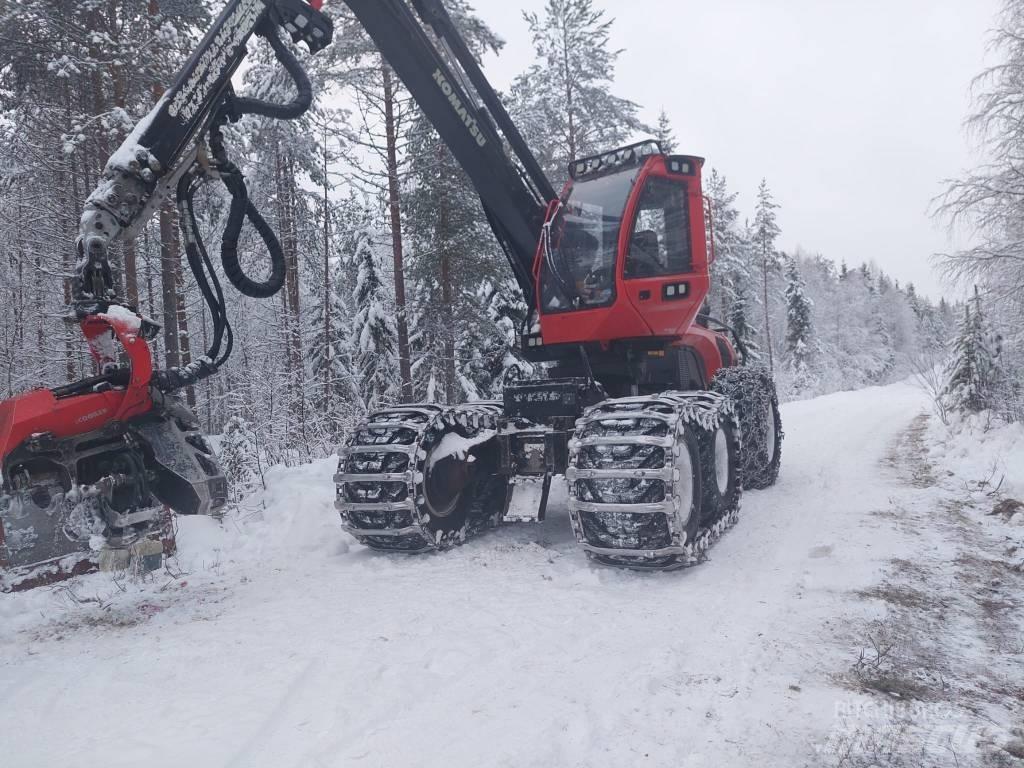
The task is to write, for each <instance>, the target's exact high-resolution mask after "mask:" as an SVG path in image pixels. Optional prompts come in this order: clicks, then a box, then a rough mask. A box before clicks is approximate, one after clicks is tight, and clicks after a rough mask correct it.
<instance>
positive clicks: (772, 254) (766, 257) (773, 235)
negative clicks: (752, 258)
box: [753, 179, 782, 369]
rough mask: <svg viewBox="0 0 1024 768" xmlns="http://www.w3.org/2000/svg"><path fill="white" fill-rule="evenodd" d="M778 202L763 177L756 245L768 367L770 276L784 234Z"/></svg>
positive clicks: (771, 362) (770, 358) (776, 265)
mask: <svg viewBox="0 0 1024 768" xmlns="http://www.w3.org/2000/svg"><path fill="white" fill-rule="evenodd" d="M778 207H779V206H778V203H776V202H775V198H774V197H773V196H772V193H771V190H770V189H769V188H768V180H767V179H761V185H760V186H759V187H758V188H757V206H756V207H755V209H754V224H753V229H754V247H755V249H756V251H757V257H758V259H759V260H760V263H761V293H762V299H763V303H764V341H765V343H764V346H765V349H766V350H767V352H768V367H769V369H771V368H774V365H775V361H774V356H773V354H772V331H771V302H770V300H769V294H768V276H769V273H772V272H775V271H777V270H778V268H779V255H778V251H777V250H776V248H775V243H776V241H777V240H778V238H779V235H781V234H782V230H781V229H779V225H778V221H777V217H776V215H775V211H776V210H777V209H778Z"/></svg>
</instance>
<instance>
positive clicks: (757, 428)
mask: <svg viewBox="0 0 1024 768" xmlns="http://www.w3.org/2000/svg"><path fill="white" fill-rule="evenodd" d="M711 389H712V390H713V391H715V392H720V393H721V394H723V395H727V396H729V397H731V398H732V400H733V402H734V403H735V404H736V413H737V415H738V417H739V422H740V431H741V449H740V461H739V466H740V480H741V482H742V484H743V487H744V488H748V489H753V490H756V489H760V488H768V487H770V486H772V485H774V484H775V481H776V480H777V479H778V476H779V466H780V463H781V460H782V438H783V432H782V419H781V417H780V415H779V397H778V394H777V392H776V390H775V381H774V380H773V379H772V376H771V374H770V373H769V372H768V370H767V369H766V368H764V367H763V366H744V367H737V368H723V369H721V370H720V371H719V372H718V373H717V374H716V375H715V378H714V380H713V381H712V382H711Z"/></svg>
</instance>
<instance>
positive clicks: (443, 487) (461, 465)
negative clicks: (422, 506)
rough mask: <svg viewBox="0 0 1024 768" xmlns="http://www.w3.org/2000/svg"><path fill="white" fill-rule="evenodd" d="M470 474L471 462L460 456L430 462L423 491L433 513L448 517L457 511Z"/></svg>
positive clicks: (437, 515)
mask: <svg viewBox="0 0 1024 768" xmlns="http://www.w3.org/2000/svg"><path fill="white" fill-rule="evenodd" d="M469 474H470V470H469V462H468V461H466V460H465V459H460V458H459V457H458V456H445V457H444V458H441V459H439V460H437V461H432V462H429V463H428V465H427V471H426V477H425V478H424V481H423V491H424V496H425V497H426V503H427V507H428V508H429V509H430V512H431V514H433V515H434V516H436V517H448V516H449V515H450V514H452V512H454V511H455V508H456V507H457V506H458V504H459V499H461V498H462V492H463V490H465V488H466V485H467V483H469Z"/></svg>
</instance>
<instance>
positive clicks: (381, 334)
mask: <svg viewBox="0 0 1024 768" xmlns="http://www.w3.org/2000/svg"><path fill="white" fill-rule="evenodd" d="M380 258H381V256H380V247H379V246H378V245H377V244H376V242H375V240H374V233H373V232H371V231H369V230H363V231H362V232H360V233H358V235H357V237H356V242H355V251H354V256H353V260H354V261H355V265H356V270H357V271H356V281H355V291H354V293H353V304H354V305H355V309H356V315H355V318H354V321H353V323H352V329H351V334H352V335H351V341H350V342H349V344H350V346H351V347H352V348H353V350H354V355H355V365H356V371H357V373H358V377H359V394H360V398H361V400H362V406H363V410H364V411H369V410H372V409H374V408H377V407H379V406H382V405H387V404H389V403H393V402H395V401H396V400H398V398H399V396H400V393H401V382H400V381H399V380H397V377H396V376H395V371H396V370H397V362H398V361H397V360H396V349H397V347H396V344H397V340H396V337H397V331H396V328H395V321H394V317H395V312H394V306H393V301H392V297H391V296H390V295H389V293H388V291H387V289H386V288H385V285H384V281H383V279H382V277H381V273H380Z"/></svg>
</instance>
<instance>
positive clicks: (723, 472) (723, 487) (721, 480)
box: [715, 427, 731, 496]
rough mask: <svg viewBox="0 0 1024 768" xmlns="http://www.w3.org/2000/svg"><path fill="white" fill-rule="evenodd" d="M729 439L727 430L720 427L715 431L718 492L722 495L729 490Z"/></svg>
mask: <svg viewBox="0 0 1024 768" xmlns="http://www.w3.org/2000/svg"><path fill="white" fill-rule="evenodd" d="M730 469H731V467H730V466H729V439H728V437H726V434H725V430H724V429H722V428H721V427H719V428H718V429H717V430H716V431H715V483H716V484H717V485H718V493H719V494H720V495H722V496H724V495H725V494H726V492H727V491H728V490H729V470H730Z"/></svg>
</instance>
